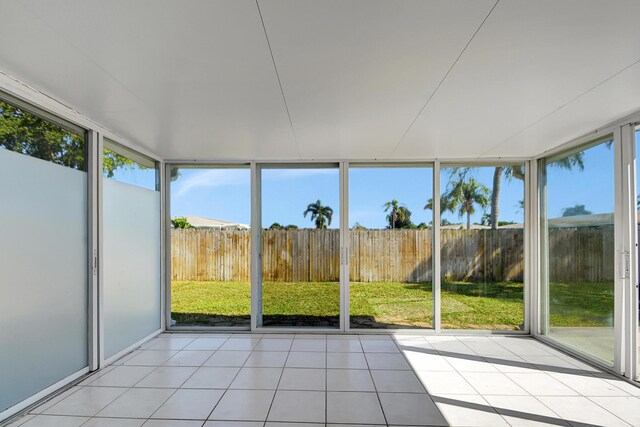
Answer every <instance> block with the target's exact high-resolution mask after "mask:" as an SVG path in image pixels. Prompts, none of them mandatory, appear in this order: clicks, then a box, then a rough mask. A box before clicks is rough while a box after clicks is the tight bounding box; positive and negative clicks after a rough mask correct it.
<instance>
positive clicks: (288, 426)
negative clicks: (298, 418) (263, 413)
mask: <svg viewBox="0 0 640 427" xmlns="http://www.w3.org/2000/svg"><path fill="white" fill-rule="evenodd" d="M264 427H324V424H316V423H281V422H273V421H272V422H269V421H267V423H266V424H265V425H264Z"/></svg>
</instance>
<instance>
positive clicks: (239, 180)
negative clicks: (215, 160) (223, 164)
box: [173, 169, 250, 197]
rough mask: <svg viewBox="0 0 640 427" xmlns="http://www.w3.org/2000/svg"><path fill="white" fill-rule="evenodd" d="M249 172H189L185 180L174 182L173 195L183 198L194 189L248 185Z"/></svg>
mask: <svg viewBox="0 0 640 427" xmlns="http://www.w3.org/2000/svg"><path fill="white" fill-rule="evenodd" d="M249 177H250V175H249V171H248V170H246V169H203V170H201V171H195V172H193V171H192V172H190V173H189V176H188V177H186V178H183V179H181V178H178V179H177V180H176V181H175V186H176V187H177V188H176V190H175V191H174V192H173V195H175V196H176V197H181V196H184V195H185V194H187V193H189V192H190V191H191V190H194V189H196V188H215V187H232V186H238V185H250V178H249Z"/></svg>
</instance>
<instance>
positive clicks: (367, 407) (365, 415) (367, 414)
mask: <svg viewBox="0 0 640 427" xmlns="http://www.w3.org/2000/svg"><path fill="white" fill-rule="evenodd" d="M327 422H328V423H349V424H352V423H361V424H366V425H376V424H382V425H384V424H385V418H384V414H383V413H382V408H381V407H380V402H379V400H378V396H376V394H375V393H344V392H331V391H330V392H328V393H327Z"/></svg>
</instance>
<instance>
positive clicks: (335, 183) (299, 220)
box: [262, 168, 340, 328]
mask: <svg viewBox="0 0 640 427" xmlns="http://www.w3.org/2000/svg"><path fill="white" fill-rule="evenodd" d="M339 184H340V177H339V171H338V169H337V168H296V169H293V168H292V169H264V170H263V171H262V225H263V235H262V281H263V283H262V311H263V318H262V324H263V325H264V326H302V327H310V326H317V327H324V328H337V327H339V326H340V210H339V209H340V206H339V200H340V192H339V190H340V188H339Z"/></svg>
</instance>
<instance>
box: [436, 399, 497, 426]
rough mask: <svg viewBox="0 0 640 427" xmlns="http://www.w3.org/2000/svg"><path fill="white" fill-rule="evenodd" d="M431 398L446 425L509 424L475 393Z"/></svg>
mask: <svg viewBox="0 0 640 427" xmlns="http://www.w3.org/2000/svg"><path fill="white" fill-rule="evenodd" d="M433 400H434V401H435V402H436V406H437V407H438V409H439V410H440V412H441V413H442V416H443V417H444V418H445V419H446V420H447V423H448V425H452V426H460V427H466V426H473V427H481V426H482V427H484V426H486V427H494V426H495V427H498V426H508V425H509V424H508V423H507V422H506V421H505V420H504V418H502V416H500V415H499V414H498V413H497V412H496V411H495V410H494V409H493V408H492V407H491V405H490V404H489V403H488V402H487V401H486V400H485V399H483V398H482V396H480V395H477V394H442V395H437V396H433Z"/></svg>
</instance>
